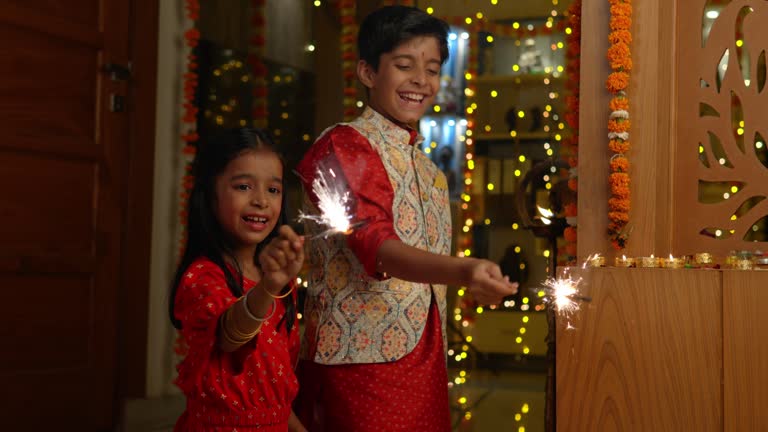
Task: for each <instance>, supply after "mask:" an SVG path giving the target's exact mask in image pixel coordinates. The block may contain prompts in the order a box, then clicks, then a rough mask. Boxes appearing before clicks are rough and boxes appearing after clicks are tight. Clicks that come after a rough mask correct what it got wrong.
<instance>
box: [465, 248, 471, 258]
mask: <svg viewBox="0 0 768 432" xmlns="http://www.w3.org/2000/svg"><path fill="white" fill-rule="evenodd" d="M470 255H472V251H471V250H469V249H464V256H467V257H468V256H470Z"/></svg>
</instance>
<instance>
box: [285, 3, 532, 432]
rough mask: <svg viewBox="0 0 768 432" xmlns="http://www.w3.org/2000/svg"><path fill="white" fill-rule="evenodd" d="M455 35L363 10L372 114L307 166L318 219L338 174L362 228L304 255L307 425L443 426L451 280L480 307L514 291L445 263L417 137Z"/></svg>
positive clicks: (494, 276)
mask: <svg viewBox="0 0 768 432" xmlns="http://www.w3.org/2000/svg"><path fill="white" fill-rule="evenodd" d="M447 33H448V27H447V25H446V24H445V23H444V22H443V21H440V20H438V19H436V18H434V17H432V16H430V15H428V14H426V13H424V12H422V11H420V10H418V9H416V8H411V7H404V6H391V7H385V8H382V9H379V10H377V11H375V12H373V13H372V14H371V15H369V16H368V17H367V18H366V19H365V20H364V21H363V23H362V25H361V27H360V32H359V35H358V50H359V54H360V60H359V63H358V66H357V74H358V78H359V79H360V81H361V82H362V83H363V85H365V87H366V88H367V91H368V99H369V106H368V107H367V108H366V110H365V111H364V112H363V114H362V115H361V116H360V117H359V118H357V119H356V120H354V121H353V122H352V123H349V124H343V125H336V126H335V127H332V128H330V129H329V130H327V131H326V132H325V133H324V134H323V135H322V136H321V137H320V138H319V139H318V140H317V141H316V142H315V144H314V145H313V146H312V148H311V149H310V150H309V152H308V153H307V154H306V155H305V157H304V159H303V160H302V161H301V163H300V164H299V167H298V171H299V173H300V175H301V177H302V181H303V182H304V189H305V191H306V192H307V195H306V197H305V198H306V200H305V202H307V206H308V207H309V209H310V210H313V211H314V212H316V210H315V209H314V207H315V206H316V204H317V197H315V196H313V194H312V193H311V190H312V188H311V184H312V179H313V178H314V177H315V175H316V171H317V169H318V166H324V167H327V166H333V167H336V169H335V170H334V172H335V173H336V175H337V179H338V181H343V182H344V185H345V186H346V187H347V188H348V190H349V191H350V192H351V195H352V196H353V197H354V200H355V209H354V215H355V218H354V219H355V220H356V221H363V220H364V221H366V223H365V225H364V226H362V227H360V228H357V229H356V230H355V231H354V232H353V233H352V234H350V235H349V236H347V237H344V236H334V237H331V238H329V239H327V240H318V241H313V242H311V244H310V246H309V261H310V276H309V279H310V280H309V282H310V286H309V291H308V293H307V300H306V307H305V313H304V315H305V317H306V325H307V328H306V332H305V337H304V342H303V344H302V345H303V346H302V359H303V360H302V362H301V363H300V366H299V369H300V371H299V377H300V382H301V390H300V395H299V399H298V400H297V410H298V413H299V416H300V417H301V420H302V422H303V423H304V424H305V425H307V426H308V429H309V430H312V431H318V430H326V431H334V432H337V431H340V432H343V431H350V432H351V431H354V432H365V431H373V430H387V431H399V430H402V431H449V430H450V418H449V417H450V414H449V403H448V387H447V384H448V377H447V372H446V356H445V337H446V334H445V319H446V301H445V294H446V286H445V285H446V284H453V285H461V286H466V287H467V288H468V290H469V292H471V293H472V294H473V295H474V298H475V299H476V300H478V301H479V302H480V303H483V304H491V303H497V302H499V301H501V299H502V298H503V297H504V296H507V295H511V294H514V293H515V292H516V290H517V285H516V284H511V283H509V279H508V278H506V277H504V276H502V274H501V271H500V270H499V267H498V266H497V265H496V264H494V263H492V262H490V261H486V260H477V259H470V258H463V259H460V258H456V257H452V256H449V254H450V244H451V241H450V240H451V220H450V208H449V202H448V185H447V182H446V179H445V176H444V175H443V173H442V172H441V171H440V170H439V169H438V168H437V167H436V166H435V165H434V164H433V163H432V162H431V161H430V160H429V159H428V158H427V157H426V156H425V155H424V154H423V152H421V151H420V150H419V145H418V144H419V143H420V142H421V137H419V136H418V134H417V132H416V131H415V130H414V128H413V126H414V125H415V124H416V123H417V122H418V120H419V118H420V117H421V116H422V115H423V114H424V111H425V110H426V109H427V108H428V107H431V106H432V101H433V100H434V97H435V95H436V93H437V91H438V89H439V87H440V68H441V66H442V64H443V63H444V62H445V60H446V59H447V57H448V46H447V36H448V34H447ZM307 228H308V231H309V234H312V233H313V232H318V231H321V230H322V229H323V228H322V227H317V226H313V225H311V224H310V225H309V226H308V227H307Z"/></svg>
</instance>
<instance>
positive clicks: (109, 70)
mask: <svg viewBox="0 0 768 432" xmlns="http://www.w3.org/2000/svg"><path fill="white" fill-rule="evenodd" d="M102 71H104V73H106V74H108V75H109V77H110V78H111V79H112V81H128V80H129V79H131V64H130V63H128V64H127V65H121V64H117V63H106V64H105V65H104V66H103V67H102Z"/></svg>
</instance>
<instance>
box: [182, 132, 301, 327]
mask: <svg viewBox="0 0 768 432" xmlns="http://www.w3.org/2000/svg"><path fill="white" fill-rule="evenodd" d="M197 150H198V151H197V156H196V157H195V161H194V163H193V165H192V175H193V176H194V185H193V186H192V192H191V193H190V196H189V205H188V213H187V214H188V216H187V244H186V247H185V249H184V254H183V255H182V257H181V261H180V262H179V266H178V267H177V268H176V275H175V276H174V278H173V285H172V286H171V296H170V299H169V302H168V303H169V305H168V311H169V313H170V318H171V323H172V324H173V326H174V327H176V328H177V329H181V322H180V321H179V320H178V319H176V316H175V314H174V309H175V307H174V306H175V302H176V291H177V290H178V287H179V283H180V282H181V278H182V277H183V276H184V273H185V272H186V270H187V268H188V267H189V266H190V265H191V264H192V263H193V262H194V261H195V260H196V259H198V258H200V257H206V258H208V259H209V260H211V261H213V262H214V263H215V264H216V265H217V266H219V268H221V271H223V272H224V277H225V279H226V281H227V287H229V290H230V291H231V292H232V295H234V296H235V297H240V296H242V295H243V272H242V269H241V268H240V264H239V263H238V262H237V260H236V259H235V255H234V252H233V250H232V245H231V244H229V241H228V239H229V236H228V235H227V234H226V233H225V232H224V231H223V229H222V228H221V225H220V224H219V221H218V220H217V219H216V214H215V213H214V208H215V203H216V178H217V177H218V176H219V175H220V174H221V173H222V172H224V170H225V169H226V167H227V165H228V164H229V162H231V161H232V160H233V159H235V158H237V157H238V156H240V155H241V154H243V152H246V151H263V150H267V151H271V152H274V153H275V154H277V155H278V157H279V158H280V161H281V163H283V165H285V164H284V162H283V158H282V157H281V156H280V153H279V152H278V151H277V148H276V147H275V144H274V141H273V140H272V138H271V137H270V136H269V134H268V133H267V132H266V131H264V130H260V129H247V128H243V129H228V130H223V131H219V132H215V133H213V134H211V135H210V136H208V137H207V138H204V139H202V140H201V141H200V144H199V146H198V149H197ZM283 168H285V167H283ZM285 207H286V206H285V194H283V195H282V207H281V209H280V216H279V217H278V220H277V224H276V226H275V229H273V230H272V232H270V233H269V234H268V235H267V237H266V238H265V239H264V240H263V241H262V242H261V243H259V245H258V246H257V248H256V255H255V256H254V262H255V263H256V264H257V265H258V260H257V259H256V257H258V255H259V253H260V252H261V251H262V249H263V248H264V247H265V246H266V245H267V244H268V243H269V242H270V241H271V240H272V239H273V238H275V237H276V236H277V228H279V227H280V226H282V225H285V224H287V223H288V218H287V216H286V208H285ZM228 262H230V263H233V264H234V265H233V267H234V268H235V271H234V273H233V272H232V271H231V270H230V266H229V265H227V263H228ZM282 301H283V304H284V305H285V309H286V313H285V316H284V317H283V319H282V320H280V322H279V323H278V328H279V326H280V324H282V323H285V325H286V329H287V330H288V332H290V331H291V329H292V328H293V325H294V321H295V319H296V317H295V315H296V313H295V311H296V309H295V307H294V304H293V298H292V296H288V297H286V298H284V299H283V300H282Z"/></svg>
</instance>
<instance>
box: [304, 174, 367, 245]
mask: <svg viewBox="0 0 768 432" xmlns="http://www.w3.org/2000/svg"><path fill="white" fill-rule="evenodd" d="M328 173H329V174H330V178H326V175H325V173H324V172H323V171H322V170H319V169H318V171H317V175H316V176H315V178H314V180H313V181H312V192H313V193H314V194H315V196H316V197H317V207H318V209H319V210H320V214H319V215H311V214H306V213H303V212H300V213H299V221H304V220H311V221H313V222H315V223H317V224H319V225H322V226H324V227H326V228H327V229H326V230H325V231H323V232H321V233H319V234H317V235H315V236H314V237H328V236H329V235H332V234H345V235H346V234H350V233H351V232H352V231H353V230H354V229H355V228H356V227H357V226H359V225H360V223H352V214H351V210H350V206H351V197H350V194H349V191H346V190H344V189H345V188H343V187H342V186H341V185H340V182H337V181H335V179H336V173H335V172H334V171H333V169H328Z"/></svg>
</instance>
